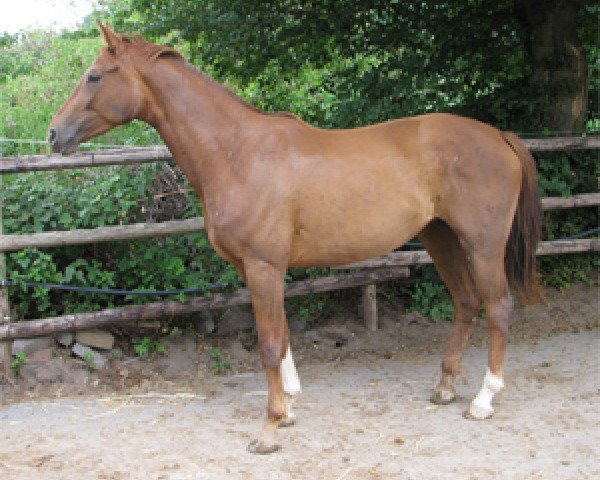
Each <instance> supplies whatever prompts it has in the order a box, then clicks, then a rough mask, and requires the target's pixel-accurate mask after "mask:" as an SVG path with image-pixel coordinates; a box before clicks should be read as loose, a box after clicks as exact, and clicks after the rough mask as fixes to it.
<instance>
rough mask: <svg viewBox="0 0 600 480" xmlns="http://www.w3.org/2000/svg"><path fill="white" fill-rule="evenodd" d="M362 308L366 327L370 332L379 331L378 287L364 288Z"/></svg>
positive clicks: (368, 286) (367, 286)
mask: <svg viewBox="0 0 600 480" xmlns="http://www.w3.org/2000/svg"><path fill="white" fill-rule="evenodd" d="M362 308H363V318H364V320H365V327H366V328H367V330H369V331H370V332H376V331H377V287H376V286H375V285H365V286H364V287H362Z"/></svg>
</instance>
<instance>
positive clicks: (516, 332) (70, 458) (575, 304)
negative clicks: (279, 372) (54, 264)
mask: <svg viewBox="0 0 600 480" xmlns="http://www.w3.org/2000/svg"><path fill="white" fill-rule="evenodd" d="M549 297H550V298H549V303H548V305H545V306H535V307H532V308H528V309H521V310H520V311H519V312H518V314H517V318H516V320H515V323H514V327H513V330H512V336H511V338H512V340H511V344H510V346H509V349H508V353H507V369H506V389H505V390H504V391H503V392H502V393H500V394H499V395H498V396H497V397H496V400H495V409H496V413H495V415H494V417H493V418H492V419H490V420H487V421H482V422H473V421H468V420H465V419H464V418H463V417H462V413H463V411H464V410H465V409H466V408H467V406H468V403H469V401H470V399H471V397H472V396H473V395H474V394H475V393H477V390H478V388H479V386H480V383H481V380H482V376H483V373H484V371H485V365H486V355H487V350H486V348H485V329H484V328H479V329H478V332H476V334H475V336H474V339H473V342H472V343H473V346H472V347H471V348H470V349H469V350H468V351H467V354H466V356H465V360H464V363H463V364H464V372H463V375H462V376H461V377H460V378H459V380H458V382H457V390H458V393H459V394H460V395H461V397H460V398H459V400H458V401H457V402H456V403H454V404H451V405H448V406H435V405H432V404H431V403H429V401H428V398H429V396H430V395H431V392H432V387H433V386H434V384H435V382H436V381H437V379H438V375H439V360H440V354H441V352H442V351H443V345H444V342H445V339H446V338H447V336H448V331H449V327H450V325H449V324H448V323H447V322H444V323H440V324H436V325H433V324H430V323H428V322H425V321H423V319H422V318H420V317H419V316H415V315H412V316H411V315H408V316H399V315H398V314H397V312H396V311H395V310H394V308H393V306H392V307H387V308H382V312H381V317H382V322H381V323H382V329H381V330H380V331H379V332H375V333H370V332H366V331H365V330H364V328H363V327H362V326H361V325H360V323H359V322H358V321H357V320H356V319H355V318H350V319H346V320H347V321H346V323H343V322H342V320H344V318H342V317H344V316H346V317H347V316H348V315H342V316H341V317H340V318H334V319H333V320H332V321H331V323H330V324H329V325H328V326H326V327H322V328H319V329H315V330H309V331H306V332H303V333H300V334H295V337H294V340H293V346H294V349H295V350H296V357H297V358H296V360H297V363H298V368H299V373H300V376H301V379H302V381H303V394H302V396H301V397H300V399H299V400H298V401H297V404H296V408H295V410H296V413H297V415H298V423H297V425H295V426H293V427H290V428H286V429H282V430H281V431H280V438H281V443H282V445H283V449H282V451H280V452H278V453H276V454H274V455H270V456H254V455H251V454H249V453H247V452H246V445H247V443H248V441H249V440H250V439H251V437H252V434H253V433H254V432H255V431H256V429H257V428H258V427H259V426H260V424H261V422H262V418H263V416H264V408H265V404H266V396H265V394H266V392H265V389H266V387H265V381H264V378H263V374H262V372H261V371H260V370H259V369H258V368H257V367H258V359H257V353H256V351H255V350H254V351H252V352H246V351H245V350H244V349H241V348H240V345H239V344H240V342H239V340H238V339H236V338H233V339H224V340H220V341H219V342H220V343H219V345H220V348H222V350H223V352H224V354H227V355H230V356H231V359H232V364H233V372H234V373H232V374H230V375H224V376H216V375H214V374H213V373H212V372H211V371H210V368H207V363H206V359H205V357H206V352H205V351H204V350H205V348H204V347H202V348H200V346H199V345H198V344H197V343H196V341H189V340H181V341H180V342H179V343H174V344H172V345H170V347H169V351H168V355H167V356H166V357H156V358H152V359H149V360H145V361H136V362H131V363H127V362H119V363H115V365H113V368H112V369H111V370H110V371H108V372H104V373H99V372H89V371H87V370H85V368H84V367H83V366H81V365H79V364H71V363H70V362H71V360H70V359H63V358H56V359H54V360H53V362H55V364H51V367H49V366H48V365H45V366H44V367H42V366H35V365H32V366H27V367H28V368H27V369H25V370H24V372H23V378H22V379H21V380H19V383H18V384H17V385H16V386H11V385H8V384H6V383H4V384H2V385H0V402H1V403H2V406H0V479H11V480H12V479H15V480H17V479H19V480H21V479H43V480H46V479H47V480H53V479H57V480H58V479H61V480H62V479H65V478H78V479H111V480H121V479H123V480H127V479H144V480H146V479H161V480H178V479H198V480H200V479H211V480H212V479H232V480H237V479H248V480H259V479H260V480H263V479H264V480H267V479H273V480H285V479H294V480H295V479H299V480H301V479H311V480H313V479H315V480H316V479H318V480H329V479H331V480H359V479H469V480H470V479H523V480H525V479H587V478H589V479H592V478H594V479H595V478H600V348H599V347H600V335H599V330H598V328H597V327H598V307H599V303H598V302H599V290H598V288H596V287H585V286H578V287H576V288H573V289H571V290H569V291H567V292H564V293H559V292H550V293H549ZM61 366H62V367H61ZM59 367H60V368H63V374H62V375H50V376H46V377H44V375H41V374H40V372H44V371H48V369H49V368H50V370H52V368H54V370H55V371H58V370H60V368H59ZM44 369H45V370H44ZM65 372H67V373H68V374H69V375H67V374H66V373H65Z"/></svg>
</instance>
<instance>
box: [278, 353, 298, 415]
mask: <svg viewBox="0 0 600 480" xmlns="http://www.w3.org/2000/svg"><path fill="white" fill-rule="evenodd" d="M281 376H282V378H283V390H284V392H285V397H286V398H285V400H286V401H285V410H286V418H285V420H284V422H285V425H288V426H289V425H293V424H294V423H296V415H295V414H294V412H293V411H292V405H293V404H294V401H295V400H296V398H297V395H298V394H299V393H300V392H301V391H302V389H301V387H300V378H298V372H297V371H296V365H294V357H292V349H291V348H290V345H289V344H288V348H287V352H286V353H285V358H284V359H283V360H282V361H281Z"/></svg>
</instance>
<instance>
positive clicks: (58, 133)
mask: <svg viewBox="0 0 600 480" xmlns="http://www.w3.org/2000/svg"><path fill="white" fill-rule="evenodd" d="M98 25H99V26H100V29H101V30H102V33H103V34H104V39H105V40H106V45H105V46H104V47H103V48H102V51H101V53H100V56H99V57H98V58H97V59H96V61H95V62H94V63H92V65H90V67H89V68H88V69H87V70H86V72H85V73H84V74H83V77H82V78H81V80H80V81H79V83H78V85H77V87H76V88H75V90H74V91H73V93H72V94H71V96H70V97H69V99H68V100H67V101H66V102H65V104H64V105H63V106H62V108H61V109H60V110H59V111H58V113H57V114H56V115H55V116H54V118H53V119H52V122H51V123H50V128H49V130H48V141H49V142H50V144H51V145H52V150H53V151H54V152H60V153H62V154H64V155H67V154H69V153H73V152H74V151H75V149H76V148H77V146H78V145H79V144H80V143H81V142H84V141H86V140H87V139H89V138H92V137H95V136H96V135H100V134H101V133H104V132H107V131H108V130H110V129H112V128H114V127H116V126H117V125H122V124H124V123H127V122H129V121H131V120H132V119H134V118H136V117H138V116H139V114H140V110H141V109H142V108H143V105H144V98H145V95H146V93H145V90H146V89H145V86H144V83H143V81H142V79H141V78H140V75H139V73H138V72H137V71H136V70H135V68H133V66H132V64H131V62H130V61H128V60H129V57H130V56H129V55H128V53H129V52H128V51H129V49H130V48H131V47H132V45H133V43H132V41H131V40H130V39H129V38H128V37H124V36H121V35H117V34H116V33H115V32H114V31H113V30H112V28H110V27H109V26H108V25H102V24H101V23H100V22H98Z"/></svg>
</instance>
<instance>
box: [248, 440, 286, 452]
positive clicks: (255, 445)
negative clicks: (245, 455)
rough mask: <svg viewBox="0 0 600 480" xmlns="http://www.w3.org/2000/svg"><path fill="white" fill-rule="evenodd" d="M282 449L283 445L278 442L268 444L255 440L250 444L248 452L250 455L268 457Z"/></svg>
mask: <svg viewBox="0 0 600 480" xmlns="http://www.w3.org/2000/svg"><path fill="white" fill-rule="evenodd" d="M280 449H281V445H279V444H278V443H277V442H275V443H267V442H265V441H263V440H259V439H255V440H252V441H251V442H250V443H249V444H248V451H249V452H250V453H254V454H256V455H268V454H270V453H275V452H276V451H278V450H280Z"/></svg>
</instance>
